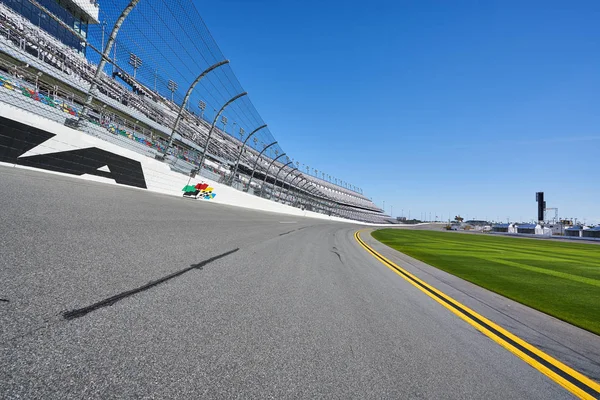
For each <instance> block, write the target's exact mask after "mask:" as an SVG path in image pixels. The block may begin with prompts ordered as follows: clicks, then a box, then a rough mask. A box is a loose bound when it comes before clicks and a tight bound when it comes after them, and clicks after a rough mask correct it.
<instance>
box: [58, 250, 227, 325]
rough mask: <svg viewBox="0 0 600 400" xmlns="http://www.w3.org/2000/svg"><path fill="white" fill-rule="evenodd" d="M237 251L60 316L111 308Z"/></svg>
mask: <svg viewBox="0 0 600 400" xmlns="http://www.w3.org/2000/svg"><path fill="white" fill-rule="evenodd" d="M238 250H239V247H238V248H236V249H233V250H230V251H228V252H225V253H223V254H219V255H217V256H214V257H211V258H208V259H206V260H204V261H201V262H199V263H198V264H192V265H190V266H189V267H188V268H184V269H182V270H180V271H177V272H174V273H172V274H169V275H167V276H165V277H162V278H160V279H157V280H154V281H150V282H148V283H147V284H145V285H143V286H140V287H138V288H135V289H131V290H128V291H125V292H122V293H119V294H117V295H114V296H111V297H108V298H106V299H104V300H101V301H99V302H97V303H94V304H92V305H89V306H87V307H83V308H77V309H74V310H70V311H65V312H63V314H62V315H63V318H64V319H66V320H72V319H75V318H80V317H83V316H84V315H86V314H89V313H90V312H92V311H96V310H98V309H99V308H103V307H108V306H112V305H113V304H115V303H116V302H118V301H120V300H123V299H125V298H127V297H130V296H133V295H134V294H137V293H141V292H144V291H146V290H148V289H150V288H153V287H155V286H158V285H160V284H161V283H165V282H167V281H169V280H171V279H173V278H176V277H178V276H180V275H183V274H185V273H186V272H189V271H191V270H193V269H200V270H201V269H202V268H203V267H204V266H205V265H207V264H210V263H211V262H213V261H216V260H218V259H220V258H223V257H227V256H228V255H230V254H233V253H235V252H236V251H238Z"/></svg>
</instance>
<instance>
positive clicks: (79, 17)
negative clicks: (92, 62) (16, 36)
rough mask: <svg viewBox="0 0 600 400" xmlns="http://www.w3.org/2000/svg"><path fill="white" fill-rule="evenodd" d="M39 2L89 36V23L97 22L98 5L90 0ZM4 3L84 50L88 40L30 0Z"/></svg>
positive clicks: (68, 44) (68, 43) (10, 0)
mask: <svg viewBox="0 0 600 400" xmlns="http://www.w3.org/2000/svg"><path fill="white" fill-rule="evenodd" d="M37 2H38V3H39V4H40V5H41V6H42V7H44V8H46V9H47V10H48V11H50V12H51V13H52V14H54V15H55V16H56V17H58V18H59V19H60V20H61V21H62V22H64V23H65V24H66V25H67V26H69V27H70V28H72V29H73V30H74V31H75V32H78V33H79V34H81V35H82V36H83V37H84V38H85V37H87V32H88V25H89V24H97V23H98V22H99V21H98V12H99V10H98V4H97V3H96V2H95V1H90V0H37ZM2 3H4V4H6V5H7V6H8V7H10V8H12V9H13V10H14V11H16V12H17V13H19V14H20V15H22V16H23V17H25V18H26V19H28V20H29V21H30V22H32V23H33V24H35V25H36V26H38V27H40V28H41V29H43V30H44V31H46V32H48V33H49V34H50V35H52V36H54V37H55V38H57V39H58V40H60V41H61V42H62V43H64V44H66V45H67V46H69V47H72V48H73V49H75V50H77V51H80V52H83V53H84V52H85V43H82V41H81V40H80V39H79V38H78V37H77V36H76V35H74V34H73V33H71V32H69V30H67V29H65V28H64V27H63V26H61V25H60V24H59V22H58V21H56V20H55V19H53V18H51V17H49V16H48V15H47V14H46V13H44V12H43V11H41V10H40V9H39V8H38V7H36V6H35V5H33V4H32V3H31V2H29V1H28V0H2Z"/></svg>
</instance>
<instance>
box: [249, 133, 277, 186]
mask: <svg viewBox="0 0 600 400" xmlns="http://www.w3.org/2000/svg"><path fill="white" fill-rule="evenodd" d="M275 144H277V141H275V142H273V143H271V144H269V145H267V146H265V148H264V149H262V151H261V152H260V153H258V157H256V161H255V162H254V167H252V175H251V176H250V180H249V181H248V191H250V189H252V186H250V184H251V183H252V180H253V179H254V172H256V166H257V165H258V160H260V156H262V154H263V153H264V152H265V150H267V149H268V148H269V147H271V146H273V145H275Z"/></svg>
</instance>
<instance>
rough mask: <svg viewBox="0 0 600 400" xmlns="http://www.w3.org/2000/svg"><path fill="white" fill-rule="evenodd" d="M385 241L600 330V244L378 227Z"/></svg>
mask: <svg viewBox="0 0 600 400" xmlns="http://www.w3.org/2000/svg"><path fill="white" fill-rule="evenodd" d="M372 236H373V237H374V238H375V239H377V240H378V241H380V242H381V243H383V244H386V245H387V246H390V247H391V248H393V249H396V250H398V251H400V252H402V253H404V254H407V255H409V256H411V257H414V258H416V259H418V260H421V261H423V262H425V263H427V264H429V265H432V266H434V267H436V268H439V269H441V270H444V271H446V272H449V273H451V274H453V275H456V276H458V277H460V278H462V279H465V280H467V281H469V282H472V283H474V284H476V285H479V286H481V287H484V288H486V289H488V290H491V291H493V292H496V293H498V294H501V295H503V296H505V297H508V298H510V299H513V300H515V301H518V302H519V303H522V304H525V305H527V306H529V307H532V308H535V309H537V310H540V311H542V312H545V313H547V314H550V315H552V316H554V317H556V318H559V319H562V320H564V321H567V322H569V323H571V324H573V325H576V326H579V327H581V328H584V329H587V330H588V331H591V332H594V333H595V334H597V335H600V246H599V245H594V244H584V243H570V242H558V241H550V240H531V239H518V238H508V237H501V236H492V235H468V234H459V233H451V232H435V231H417V230H400V229H382V230H378V231H375V232H373V233H372Z"/></svg>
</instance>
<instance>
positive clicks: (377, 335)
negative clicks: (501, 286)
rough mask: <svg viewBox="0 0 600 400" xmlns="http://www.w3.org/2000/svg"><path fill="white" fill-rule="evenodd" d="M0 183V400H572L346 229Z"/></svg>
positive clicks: (70, 188)
mask: <svg viewBox="0 0 600 400" xmlns="http://www.w3.org/2000/svg"><path fill="white" fill-rule="evenodd" d="M0 188H2V190H0V204H1V208H0V220H1V221H2V226H1V228H0V244H1V246H2V253H1V256H0V298H2V299H4V300H8V301H1V302H0V335H1V336H0V337H1V340H0V342H1V343H0V361H1V364H2V368H1V369H0V394H2V395H0V397H6V398H17V397H20V398H57V399H58V398H60V399H65V398H103V399H105V398H232V397H241V398H250V397H257V398H282V397H287V398H289V397H304V398H315V397H327V398H361V399H363V398H456V399H465V398H473V399H481V398H486V399H495V398H497V399H511V398H512V399H523V398H528V399H537V398H539V399H561V398H571V396H570V394H569V393H568V392H566V391H565V390H564V389H562V388H561V387H560V386H558V385H557V384H555V383H554V382H552V381H551V380H549V379H548V378H546V377H545V376H543V375H542V374H541V373H539V372H538V371H536V370H535V369H533V368H531V367H529V366H528V365H527V364H525V363H524V362H523V361H521V360H520V359H518V358H517V357H515V356H513V355H512V354H510V353H509V352H508V351H506V350H504V349H503V348H501V347H500V346H498V345H497V344H495V343H494V342H492V341H491V340H489V339H488V338H486V337H485V336H483V335H482V334H480V333H479V332H478V331H476V330H475V329H474V328H472V327H471V326H469V325H467V324H466V323H464V322H463V321H462V320H460V319H459V318H457V317H456V316H454V315H453V314H451V313H450V312H448V311H447V310H445V309H444V308H443V307H441V306H440V305H439V304H437V303H436V302H435V301H433V300H431V299H430V298H428V297H427V296H425V295H423V294H422V293H421V292H420V291H419V290H417V289H416V288H414V287H413V286H411V285H410V284H408V283H407V282H406V281H404V280H403V279H400V278H398V276H396V275H395V274H394V273H393V272H391V271H390V270H389V269H388V268H386V267H384V266H383V265H382V264H380V263H379V262H378V261H376V260H375V259H374V258H373V257H372V256H371V255H369V254H367V252H366V251H365V250H364V249H362V248H361V247H360V246H359V245H358V244H357V243H356V242H355V240H354V238H353V233H354V232H355V231H356V229H357V228H358V227H354V226H352V225H348V224H336V223H330V222H327V221H319V220H314V219H304V218H296V217H287V216H282V215H277V214H269V213H260V212H252V211H248V210H242V209H237V208H233V207H227V206H220V205H216V204H210V203H205V202H200V201H192V200H186V199H183V198H175V197H167V196H161V195H156V194H152V193H149V192H146V191H141V190H132V189H127V188H119V187H114V186H110V185H103V184H96V183H91V182H86V181H83V180H79V179H72V178H68V177H59V176H53V175H48V174H43V173H38V172H32V171H23V170H16V169H9V168H4V167H0ZM235 249H239V250H237V251H235V252H233V253H231V254H229V255H227V256H224V257H222V258H219V259H217V260H214V261H212V262H210V263H208V264H206V265H202V263H203V261H206V260H208V259H210V258H212V257H215V256H219V255H221V254H223V253H226V252H229V251H232V250H235ZM199 264H200V266H199ZM191 266H194V267H193V268H190V267H191ZM177 272H181V274H180V275H178V276H175V277H172V279H168V280H166V281H164V282H162V283H160V284H157V285H154V286H151V285H147V284H148V283H149V282H156V281H157V280H160V279H161V278H164V277H168V276H169V275H172V274H174V273H177ZM144 285H147V286H149V287H146V288H144ZM136 288H138V289H139V290H138V291H137V292H135V293H131V292H130V291H132V290H134V289H136ZM119 294H123V296H122V297H119V298H116V300H115V298H113V300H115V301H114V302H113V303H110V302H108V304H107V302H104V303H103V302H102V301H103V300H106V299H109V298H111V297H113V296H115V295H119ZM94 305H95V306H97V307H95V308H94V307H90V308H86V307H88V306H94ZM82 309H83V310H84V311H89V312H88V313H85V312H82V313H80V314H81V315H80V314H77V313H75V314H68V315H70V316H71V317H72V318H71V319H65V317H64V314H63V313H64V312H65V311H73V310H79V311H81V310H82Z"/></svg>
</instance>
